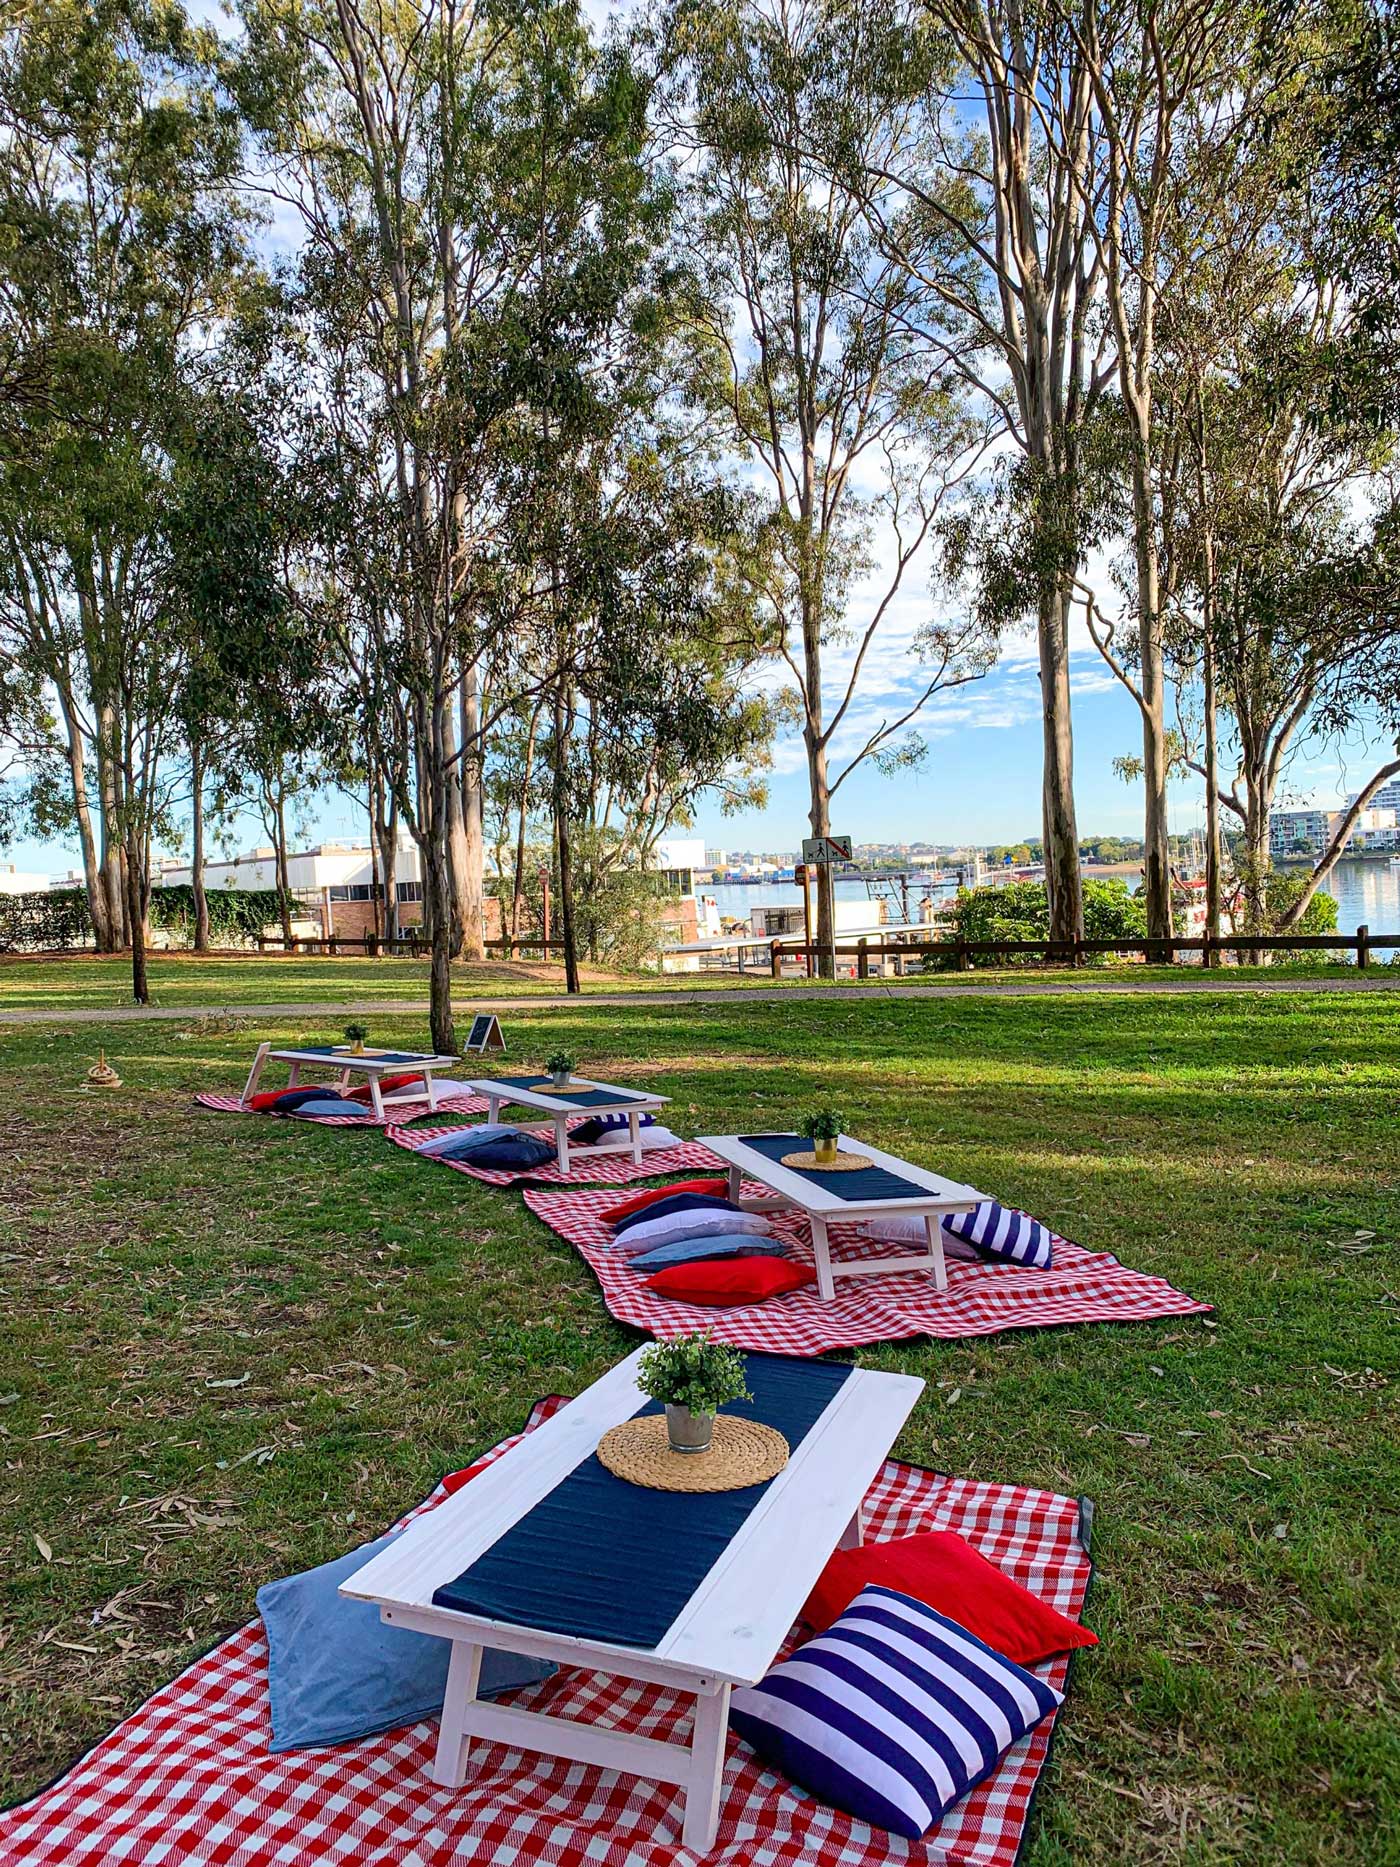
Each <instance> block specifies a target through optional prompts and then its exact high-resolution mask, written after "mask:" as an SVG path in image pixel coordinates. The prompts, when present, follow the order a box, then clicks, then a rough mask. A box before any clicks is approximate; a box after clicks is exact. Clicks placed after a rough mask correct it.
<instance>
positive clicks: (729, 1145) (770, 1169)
mask: <svg viewBox="0 0 1400 1867" xmlns="http://www.w3.org/2000/svg"><path fill="white" fill-rule="evenodd" d="M699 1144H700V1146H701V1147H707V1148H709V1150H710V1151H711V1153H713V1154H718V1155H719V1157H720V1159H721V1160H727V1161H728V1162H729V1163H730V1165H731V1166H735V1167H740V1168H742V1169H743V1171H744V1172H745V1173H746V1174H748V1176H749V1177H750V1178H751V1179H754V1180H760V1181H762V1183H763V1184H764V1185H765V1186H770V1187H772V1189H773V1191H774V1192H775V1193H781V1194H782V1195H783V1196H784V1197H785V1198H787V1199H790V1200H791V1201H792V1203H793V1204H794V1205H795V1206H800V1207H802V1208H803V1210H804V1211H806V1212H819V1213H822V1214H823V1215H825V1216H826V1217H828V1218H840V1217H843V1216H844V1217H846V1218H857V1217H862V1218H863V1217H869V1216H870V1215H871V1214H872V1213H893V1212H966V1211H968V1210H970V1209H971V1208H972V1207H973V1206H975V1205H977V1204H978V1203H979V1202H980V1201H981V1200H982V1199H983V1198H984V1197H985V1195H984V1194H982V1193H979V1192H977V1191H976V1189H975V1188H974V1187H971V1186H964V1185H963V1184H962V1182H961V1181H960V1180H949V1179H946V1178H945V1177H944V1176H943V1175H942V1174H941V1173H930V1172H929V1170H928V1168H927V1167H916V1166H915V1165H914V1163H913V1162H912V1161H907V1160H901V1159H900V1157H899V1155H898V1154H886V1153H885V1152H884V1150H883V1149H881V1148H878V1147H872V1146H871V1145H870V1143H869V1142H868V1141H860V1140H857V1139H856V1138H855V1137H854V1136H853V1135H847V1134H843V1135H841V1136H839V1137H838V1143H837V1145H838V1146H839V1147H840V1148H842V1149H844V1150H845V1151H846V1152H848V1153H851V1154H863V1155H864V1156H865V1158H866V1159H867V1160H868V1161H869V1162H870V1164H871V1165H872V1166H873V1167H885V1168H888V1170H889V1171H890V1172H891V1173H897V1174H900V1175H902V1177H903V1178H904V1179H906V1180H910V1181H912V1182H913V1184H914V1185H915V1186H918V1187H922V1188H924V1189H925V1190H924V1191H923V1192H921V1193H919V1194H910V1195H909V1197H908V1198H906V1199H864V1200H862V1199H843V1198H842V1197H841V1195H840V1194H839V1193H836V1192H832V1191H829V1190H828V1189H827V1188H826V1187H824V1186H821V1185H819V1184H818V1183H817V1182H816V1181H815V1180H809V1179H808V1178H807V1177H806V1176H805V1175H804V1174H800V1173H794V1172H793V1170H792V1169H791V1168H790V1167H784V1166H783V1165H782V1164H781V1163H780V1162H779V1161H776V1160H770V1159H769V1158H768V1156H767V1155H766V1154H761V1153H760V1152H759V1151H758V1149H757V1148H754V1147H749V1146H747V1145H746V1144H745V1143H744V1141H743V1140H742V1139H741V1138H740V1137H739V1136H738V1135H732V1134H704V1135H701V1136H699ZM794 1151H796V1150H794ZM838 1178H839V1175H835V1174H833V1175H832V1179H833V1181H835V1180H836V1179H838Z"/></svg>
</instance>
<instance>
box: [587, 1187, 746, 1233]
mask: <svg viewBox="0 0 1400 1867" xmlns="http://www.w3.org/2000/svg"><path fill="white" fill-rule="evenodd" d="M738 1210H739V1208H738V1207H737V1206H736V1205H735V1204H734V1202H733V1200H732V1199H716V1198H715V1197H714V1195H713V1194H711V1193H672V1194H671V1196H670V1197H669V1198H668V1199H657V1200H654V1201H653V1202H652V1204H651V1205H649V1206H644V1207H643V1208H642V1210H641V1211H640V1212H629V1213H628V1215H627V1217H626V1218H625V1219H619V1220H618V1221H617V1223H616V1225H614V1227H613V1234H614V1236H615V1237H618V1238H620V1237H621V1236H622V1234H623V1233H624V1232H627V1231H630V1230H631V1229H632V1227H633V1226H634V1225H650V1223H651V1221H652V1220H653V1219H669V1218H670V1217H671V1215H672V1213H675V1212H737V1211H738Z"/></svg>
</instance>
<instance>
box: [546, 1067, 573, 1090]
mask: <svg viewBox="0 0 1400 1867" xmlns="http://www.w3.org/2000/svg"><path fill="white" fill-rule="evenodd" d="M549 1080H550V1082H551V1083H552V1084H553V1085H554V1087H555V1088H556V1089H567V1088H568V1086H569V1084H570V1083H571V1082H572V1081H573V1080H574V1073H573V1071H572V1070H553V1071H551V1073H550V1078H549Z"/></svg>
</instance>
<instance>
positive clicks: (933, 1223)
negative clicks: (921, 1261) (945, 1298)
mask: <svg viewBox="0 0 1400 1867" xmlns="http://www.w3.org/2000/svg"><path fill="white" fill-rule="evenodd" d="M924 1231H925V1233H926V1235H927V1237H928V1254H929V1256H930V1257H931V1258H932V1259H933V1267H932V1268H933V1287H934V1289H935V1290H946V1289H947V1288H948V1266H947V1265H946V1264H945V1263H944V1261H943V1221H942V1219H941V1218H939V1216H938V1214H937V1213H936V1212H926V1213H925V1214H924Z"/></svg>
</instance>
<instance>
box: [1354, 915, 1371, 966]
mask: <svg viewBox="0 0 1400 1867" xmlns="http://www.w3.org/2000/svg"><path fill="white" fill-rule="evenodd" d="M1370 963H1371V929H1370V928H1369V927H1368V926H1367V924H1366V922H1365V921H1362V923H1361V925H1360V926H1359V927H1358V928H1357V930H1356V966H1357V970H1358V971H1359V972H1365V970H1366V968H1367V967H1368V966H1369V965H1370Z"/></svg>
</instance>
